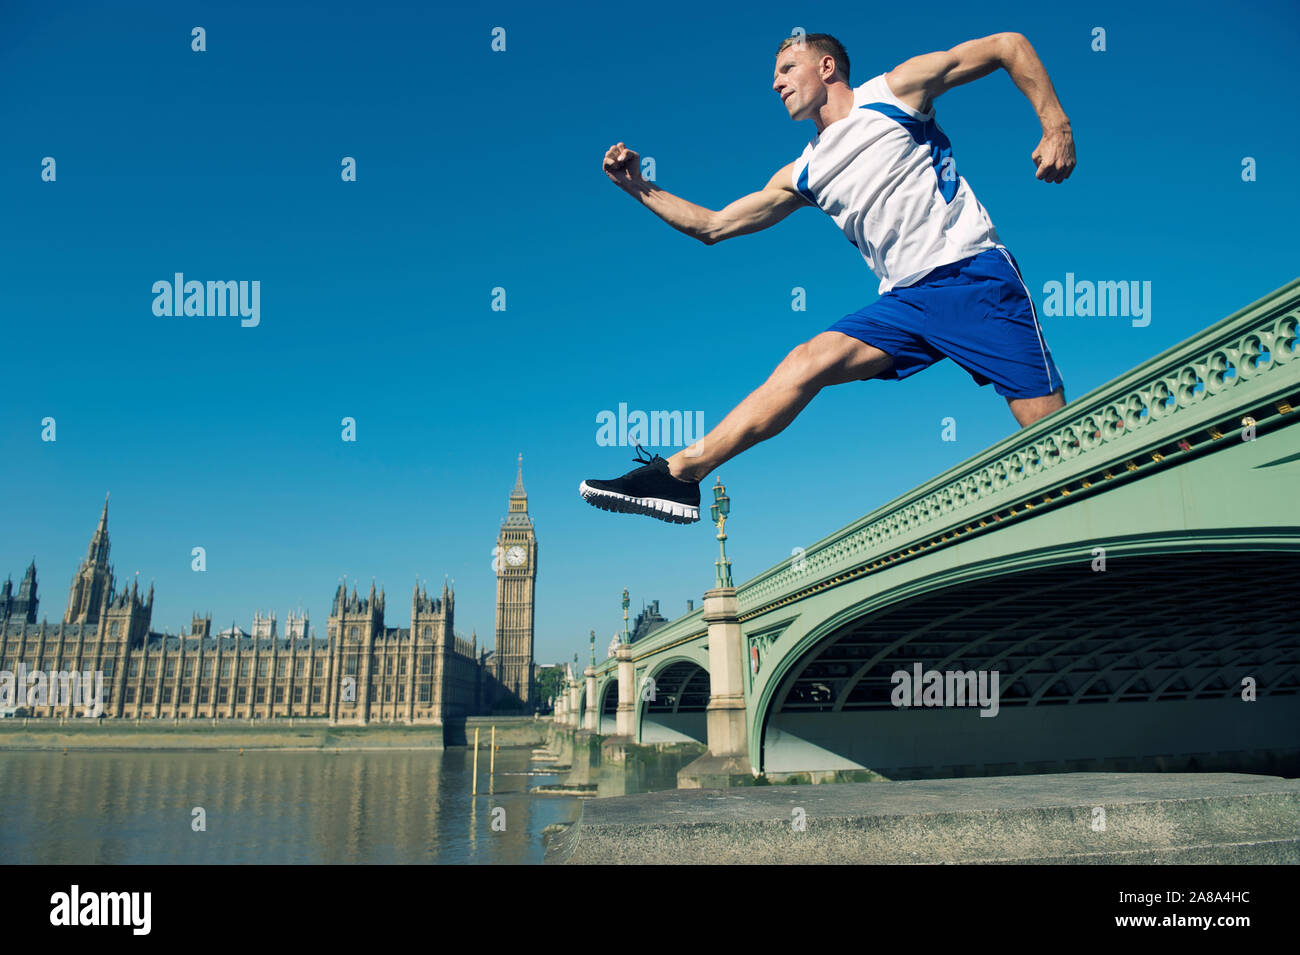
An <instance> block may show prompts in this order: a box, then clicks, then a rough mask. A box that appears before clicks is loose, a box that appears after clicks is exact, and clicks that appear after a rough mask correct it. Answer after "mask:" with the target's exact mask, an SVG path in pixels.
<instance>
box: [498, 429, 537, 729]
mask: <svg viewBox="0 0 1300 955" xmlns="http://www.w3.org/2000/svg"><path fill="white" fill-rule="evenodd" d="M495 557H496V559H495V561H494V564H495V566H496V571H497V643H496V674H497V680H498V681H499V683H500V685H501V698H500V699H498V700H497V705H498V706H499V707H503V708H515V707H522V708H524V709H531V708H532V705H533V592H534V588H535V586H536V583H537V535H536V534H535V533H534V532H533V520H532V518H531V517H529V516H528V494H527V493H526V492H525V491H524V456H523V455H522V454H521V455H519V471H518V474H517V475H516V476H515V486H514V490H512V491H511V492H510V510H509V512H508V513H507V514H506V517H505V520H503V521H502V522H501V530H500V532H499V533H498V534H497V548H496V554H495Z"/></svg>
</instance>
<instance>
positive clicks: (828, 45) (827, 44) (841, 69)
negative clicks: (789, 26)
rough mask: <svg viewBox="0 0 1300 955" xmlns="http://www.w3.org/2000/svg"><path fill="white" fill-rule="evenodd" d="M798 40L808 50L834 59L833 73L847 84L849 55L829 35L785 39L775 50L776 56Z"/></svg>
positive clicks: (810, 35)
mask: <svg viewBox="0 0 1300 955" xmlns="http://www.w3.org/2000/svg"><path fill="white" fill-rule="evenodd" d="M800 40H803V42H804V44H805V46H807V47H808V48H809V49H812V50H816V51H817V52H818V53H820V54H821V55H822V56H830V57H834V58H835V72H836V73H837V74H838V75H839V78H840V79H842V80H843V81H844V82H845V83H847V82H849V54H848V52H847V51H846V50H845V49H844V44H842V43H841V42H840V41H839V40H837V39H835V37H833V36H831V35H830V34H829V33H806V34H798V35H796V36H789V37H786V38H785V39H784V40H782V41H781V45H780V46H779V47H777V48H776V55H777V56H780V55H781V54H782V53H783V52H784V51H785V49H786V47H789V46H793V45H794V44H795V43H797V42H799V41H800Z"/></svg>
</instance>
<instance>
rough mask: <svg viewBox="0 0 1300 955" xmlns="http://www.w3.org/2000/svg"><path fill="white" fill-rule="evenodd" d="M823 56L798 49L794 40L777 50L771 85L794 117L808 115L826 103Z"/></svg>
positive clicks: (806, 49)
mask: <svg viewBox="0 0 1300 955" xmlns="http://www.w3.org/2000/svg"><path fill="white" fill-rule="evenodd" d="M821 60H822V57H820V56H818V55H817V54H816V52H815V51H814V50H812V49H810V48H808V47H804V48H803V49H798V48H797V47H796V45H795V44H793V43H792V44H790V46H787V47H786V48H785V49H784V50H782V51H781V52H780V53H779V54H777V57H776V72H775V73H773V75H772V89H774V90H776V92H777V94H778V95H779V96H780V97H781V102H783V103H784V104H785V108H786V112H788V113H789V114H790V118H791V119H809V118H810V117H812V115H813V114H814V113H815V112H816V111H817V110H818V109H819V108H821V106H822V105H823V104H825V102H826V84H825V83H823V82H822V78H821Z"/></svg>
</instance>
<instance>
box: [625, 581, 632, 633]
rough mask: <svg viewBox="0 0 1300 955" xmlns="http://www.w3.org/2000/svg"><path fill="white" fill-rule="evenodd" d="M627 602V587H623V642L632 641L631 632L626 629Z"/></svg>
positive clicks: (629, 601)
mask: <svg viewBox="0 0 1300 955" xmlns="http://www.w3.org/2000/svg"><path fill="white" fill-rule="evenodd" d="M629 603H631V600H630V599H629V598H628V595H627V588H626V587H624V588H623V643H631V642H632V634H630V633H628V629H627V607H628V604H629Z"/></svg>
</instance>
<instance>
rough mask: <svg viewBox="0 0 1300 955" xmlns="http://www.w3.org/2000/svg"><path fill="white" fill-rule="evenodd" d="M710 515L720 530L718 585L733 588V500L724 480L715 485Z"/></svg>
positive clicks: (719, 480)
mask: <svg viewBox="0 0 1300 955" xmlns="http://www.w3.org/2000/svg"><path fill="white" fill-rule="evenodd" d="M709 513H710V514H711V515H712V516H713V524H714V526H715V527H717V529H718V560H717V561H716V562H715V564H714V566H715V567H716V568H717V574H716V576H717V583H718V586H719V587H731V586H732V583H731V561H729V560H727V532H726V525H727V515H728V514H730V513H731V498H729V497H727V489H726V488H725V487H724V486H723V484H722V478H718V479H717V483H716V484H714V485H713V504H712V505H711V506H710V507H709Z"/></svg>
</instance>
